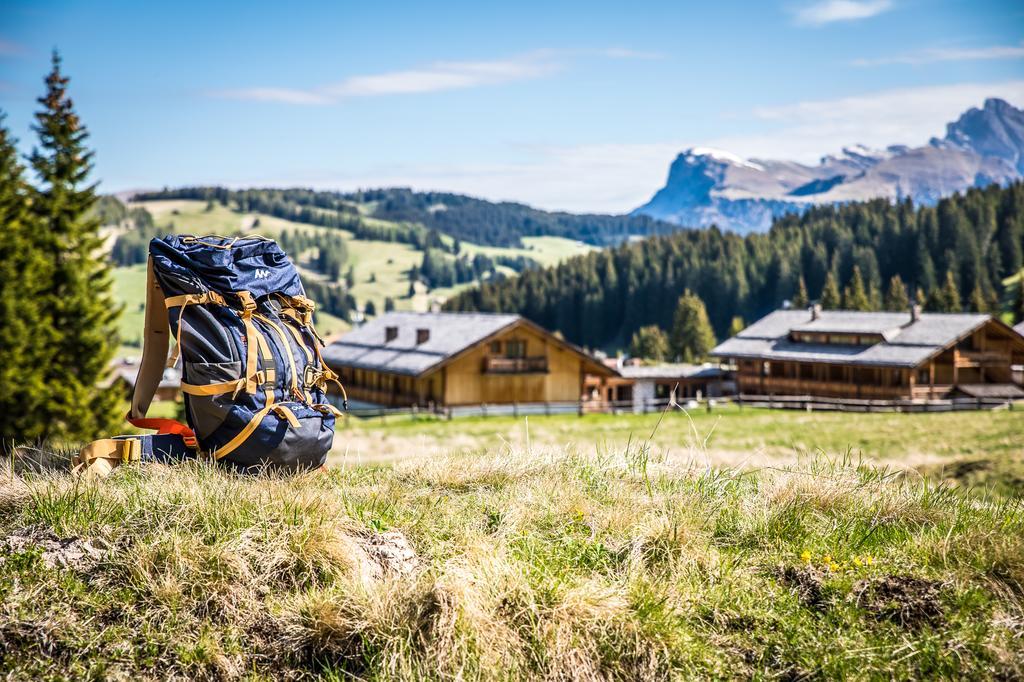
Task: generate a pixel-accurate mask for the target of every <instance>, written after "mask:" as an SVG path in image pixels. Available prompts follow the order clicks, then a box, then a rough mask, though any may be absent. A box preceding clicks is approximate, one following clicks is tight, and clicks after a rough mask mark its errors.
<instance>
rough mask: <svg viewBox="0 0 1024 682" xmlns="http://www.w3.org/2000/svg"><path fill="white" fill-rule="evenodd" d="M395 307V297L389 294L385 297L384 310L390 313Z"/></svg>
mask: <svg viewBox="0 0 1024 682" xmlns="http://www.w3.org/2000/svg"><path fill="white" fill-rule="evenodd" d="M394 309H395V299H393V298H391V297H390V296H388V297H387V298H385V299H384V312H386V313H390V312H392V311H393V310H394Z"/></svg>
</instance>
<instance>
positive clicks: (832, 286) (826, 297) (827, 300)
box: [818, 270, 842, 310]
mask: <svg viewBox="0 0 1024 682" xmlns="http://www.w3.org/2000/svg"><path fill="white" fill-rule="evenodd" d="M818 302H819V303H820V304H821V307H822V308H824V309H825V310H839V308H840V306H842V298H841V297H840V295H839V285H838V284H836V276H835V273H833V272H832V271H831V270H829V271H828V275H827V276H826V277H825V286H824V287H822V289H821V300H820V301H818Z"/></svg>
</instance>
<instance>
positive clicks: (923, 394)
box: [911, 384, 953, 400]
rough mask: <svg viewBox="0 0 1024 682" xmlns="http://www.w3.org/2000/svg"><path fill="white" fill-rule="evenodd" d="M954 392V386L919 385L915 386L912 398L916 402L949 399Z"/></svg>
mask: <svg viewBox="0 0 1024 682" xmlns="http://www.w3.org/2000/svg"><path fill="white" fill-rule="evenodd" d="M952 390H953V385H952V384H935V385H934V386H929V385H928V384H918V385H916V386H914V393H913V395H912V396H911V397H912V398H914V400H938V399H940V398H945V397H947V396H948V395H949V392H950V391H952Z"/></svg>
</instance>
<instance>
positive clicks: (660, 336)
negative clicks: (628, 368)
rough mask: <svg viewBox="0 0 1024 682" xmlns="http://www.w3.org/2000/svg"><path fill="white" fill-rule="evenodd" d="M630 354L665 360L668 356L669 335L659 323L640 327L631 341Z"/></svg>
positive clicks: (646, 358) (648, 358)
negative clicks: (666, 334)
mask: <svg viewBox="0 0 1024 682" xmlns="http://www.w3.org/2000/svg"><path fill="white" fill-rule="evenodd" d="M629 354H630V355H631V356H633V357H634V358H643V359H644V360H655V361H658V362H660V361H663V360H664V359H665V358H666V357H668V337H667V336H665V332H663V331H662V330H661V327H659V326H658V325H655V324H651V325H647V326H646V327H640V329H638V330H636V333H634V334H633V339H632V340H631V341H630V344H629Z"/></svg>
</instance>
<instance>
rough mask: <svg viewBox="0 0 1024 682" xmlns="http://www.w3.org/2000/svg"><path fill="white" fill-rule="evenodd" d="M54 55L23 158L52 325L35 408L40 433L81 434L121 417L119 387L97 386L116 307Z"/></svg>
mask: <svg viewBox="0 0 1024 682" xmlns="http://www.w3.org/2000/svg"><path fill="white" fill-rule="evenodd" d="M67 85H68V79H67V78H66V77H65V76H64V75H63V74H62V73H61V70H60V57H59V56H58V55H57V54H56V53H54V55H53V67H52V70H51V71H50V73H49V74H48V75H47V77H46V94H45V95H44V96H43V97H41V98H39V100H38V102H39V104H40V105H42V108H41V110H40V111H38V112H37V113H36V115H35V118H36V124H35V125H34V126H33V130H35V132H36V133H37V134H38V135H39V146H38V147H36V148H34V149H33V150H32V154H31V155H30V157H29V162H30V163H31V165H32V169H33V170H34V171H35V173H36V176H37V183H36V188H35V190H34V193H33V196H32V211H33V213H34V214H35V217H36V219H37V221H38V233H37V240H36V247H37V248H39V249H40V251H41V252H42V253H45V254H46V256H47V258H48V259H49V267H50V268H51V272H52V280H51V281H50V287H49V290H48V291H47V292H46V293H45V294H44V295H43V296H42V297H41V298H40V300H39V308H40V312H41V314H42V315H43V316H44V317H45V318H46V322H47V323H48V324H49V325H50V326H51V328H52V338H53V342H52V343H51V344H50V347H49V348H48V349H47V350H48V352H49V353H50V357H52V358H53V361H52V362H48V363H46V376H45V382H46V388H45V396H46V400H45V402H44V403H43V406H42V407H41V408H40V409H39V410H38V418H39V419H40V420H41V421H42V422H43V423H44V424H45V426H44V435H45V436H47V437H50V438H56V439H61V440H69V441H71V440H85V439H89V438H94V437H96V436H99V435H104V434H109V433H110V431H111V430H112V429H113V428H114V427H115V426H116V425H117V423H118V421H119V419H118V416H117V412H118V401H119V396H118V393H117V389H115V388H109V389H100V388H99V386H98V385H99V383H100V382H101V381H102V379H103V378H104V376H105V374H106V372H107V368H108V365H109V364H110V361H111V360H112V359H113V357H114V353H115V351H116V349H117V326H116V323H117V317H118V315H119V314H120V310H119V309H118V308H117V306H116V305H115V304H114V300H113V296H112V294H111V276H110V265H109V263H108V261H107V260H105V259H103V258H102V257H100V256H99V255H98V254H100V253H101V250H102V246H103V241H102V240H101V239H100V236H99V221H98V220H97V219H96V218H95V217H92V216H91V213H90V209H91V208H92V206H93V204H94V203H95V201H96V185H95V184H90V183H89V181H88V178H89V173H90V172H91V170H92V152H91V151H89V150H88V148H87V147H86V146H85V142H86V139H87V138H88V132H87V131H86V129H85V126H84V125H82V122H81V120H80V119H79V118H78V115H77V114H76V113H75V110H74V106H73V103H72V101H71V98H70V97H68V93H67Z"/></svg>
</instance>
